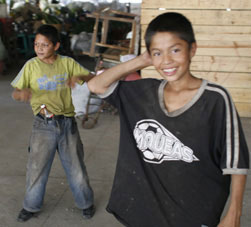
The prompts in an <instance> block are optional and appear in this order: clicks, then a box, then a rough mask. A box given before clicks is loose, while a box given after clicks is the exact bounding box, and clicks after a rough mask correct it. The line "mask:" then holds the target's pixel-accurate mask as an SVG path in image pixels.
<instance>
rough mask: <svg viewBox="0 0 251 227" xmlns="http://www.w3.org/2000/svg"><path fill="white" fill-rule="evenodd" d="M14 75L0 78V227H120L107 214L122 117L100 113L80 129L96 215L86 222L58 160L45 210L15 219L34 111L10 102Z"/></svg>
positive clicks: (250, 219) (250, 127)
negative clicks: (88, 126)
mask: <svg viewBox="0 0 251 227" xmlns="http://www.w3.org/2000/svg"><path fill="white" fill-rule="evenodd" d="M15 75H16V71H15V70H11V71H10V72H9V73H8V74H7V75H5V76H0V115H1V117H0V155H1V156H0V157H1V158H0V185H1V186H0V211H1V212H0V227H19V226H25V227H79V226H86V227H121V226H122V225H121V224H120V223H118V222H117V220H116V219H115V218H114V217H113V216H112V215H110V214H109V213H107V212H106V210H105V207H106V204H107V201H108V198H109V194H110V189H111V186H112V180H113V176H114V170H115V166H116V158H117V150H118V138H119V118H118V116H117V115H111V114H109V113H102V114H101V116H100V118H99V122H98V124H97V125H96V126H95V128H93V129H83V128H82V127H81V126H80V127H79V130H80V134H81V137H82V140H83V143H84V147H85V163H86V166H87V170H88V173H89V177H90V182H91V185H92V187H93V189H94V193H95V205H96V208H97V211H96V214H95V216H94V217H93V218H92V219H91V220H88V221H86V220H84V219H83V218H82V216H81V214H82V212H81V210H79V209H77V208H76V207H75V205H74V201H73V197H72V194H71V191H70V189H69V187H68V184H67V181H66V178H65V174H64V171H63V169H62V167H61V164H60V161H59V158H58V156H56V158H55V160H54V163H53V167H52V170H51V173H50V178H49V181H48V184H47V191H46V195H45V201H44V207H43V210H42V212H40V214H39V215H38V216H37V217H35V218H32V219H31V220H29V221H28V222H26V223H18V222H17V221H16V217H17V214H18V212H19V211H20V209H21V208H22V200H23V196H24V189H25V171H26V161H27V146H28V141H29V136H30V131H31V126H32V112H31V108H30V106H29V104H24V103H19V102H16V101H14V100H12V98H11V92H12V88H11V86H10V82H11V80H12V79H13V78H14V77H15ZM242 122H243V127H244V130H245V134H246V138H247V141H248V146H249V147H251V119H250V118H242ZM248 178H249V179H248V184H247V187H246V192H245V198H244V205H243V217H242V225H241V226H242V227H250V226H251V216H250V213H251V174H249V176H248ZM153 227H157V226H153Z"/></svg>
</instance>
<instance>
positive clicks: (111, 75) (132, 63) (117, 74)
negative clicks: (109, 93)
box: [88, 52, 152, 94]
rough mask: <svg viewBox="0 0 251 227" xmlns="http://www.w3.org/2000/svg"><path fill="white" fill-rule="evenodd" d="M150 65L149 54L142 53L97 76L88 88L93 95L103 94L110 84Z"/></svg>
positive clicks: (89, 83)
mask: <svg viewBox="0 0 251 227" xmlns="http://www.w3.org/2000/svg"><path fill="white" fill-rule="evenodd" d="M151 64H152V61H151V58H150V56H149V54H148V53H147V52H144V53H143V54H141V55H139V56H137V57H136V58H134V59H132V60H129V61H127V62H124V63H121V64H119V65H116V66H114V67H112V68H109V69H107V70H105V71H104V72H103V73H101V74H99V75H98V76H95V77H94V78H93V79H91V80H90V81H89V82H88V87H89V89H90V91H91V92H93V93H96V94H103V93H104V92H105V91H106V90H107V89H108V88H109V86H110V85H111V84H112V83H114V82H116V81H118V80H120V79H121V78H123V77H124V76H126V75H128V74H130V73H132V72H135V71H138V70H140V69H143V68H145V67H147V66H150V65H151Z"/></svg>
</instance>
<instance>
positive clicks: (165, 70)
mask: <svg viewBox="0 0 251 227" xmlns="http://www.w3.org/2000/svg"><path fill="white" fill-rule="evenodd" d="M174 70H175V68H172V69H164V70H163V71H164V72H167V73H170V72H173V71H174Z"/></svg>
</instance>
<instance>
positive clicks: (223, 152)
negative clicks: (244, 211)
mask: <svg viewBox="0 0 251 227" xmlns="http://www.w3.org/2000/svg"><path fill="white" fill-rule="evenodd" d="M166 83H167V82H166V81H164V80H157V79H142V80H138V81H130V82H125V81H120V82H118V83H116V84H114V85H113V86H111V89H110V90H109V91H108V92H107V93H106V94H105V95H103V97H104V98H106V100H107V101H109V102H110V103H111V104H113V105H114V106H116V107H117V108H118V110H119V114H120V147H119V155H118V161H117V167H116V173H115V177H114V182H113V188H112V192H111V196H110V200H109V203H108V206H107V210H108V211H109V212H111V213H113V214H114V215H115V216H116V217H117V218H118V219H119V220H120V221H121V222H122V223H123V224H124V225H126V226H130V227H201V226H209V227H215V226H217V224H218V223H219V221H220V216H221V213H222V211H223V209H224V206H225V203H226V200H227V198H228V195H229V190H230V181H231V177H230V174H247V170H248V168H249V153H248V148H247V145H246V141H245V138H244V135H243V131H242V127H241V123H240V119H239V116H238V113H237V112H236V109H235V107H234V104H233V102H232V100H231V97H230V95H229V93H228V92H227V91H226V90H225V89H224V88H222V87H221V86H219V85H216V84H212V83H209V82H207V81H206V80H203V82H202V85H201V87H200V88H199V90H198V92H197V94H196V95H195V96H194V97H193V99H192V100H191V101H190V102H189V103H187V104H186V105H185V106H184V107H182V108H181V109H179V110H177V111H174V112H171V113H169V112H168V111H167V110H166V108H165V105H164V98H163V89H164V86H165V84H166Z"/></svg>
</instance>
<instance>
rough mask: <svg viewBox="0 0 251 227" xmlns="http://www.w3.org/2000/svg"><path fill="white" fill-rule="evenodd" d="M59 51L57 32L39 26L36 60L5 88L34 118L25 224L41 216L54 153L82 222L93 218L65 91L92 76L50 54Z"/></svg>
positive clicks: (90, 195) (22, 218)
mask: <svg viewBox="0 0 251 227" xmlns="http://www.w3.org/2000/svg"><path fill="white" fill-rule="evenodd" d="M59 46H60V41H59V34H58V31H57V29H56V28H54V27H53V26H50V25H42V26H41V27H40V28H39V29H38V30H37V33H36V37H35V41H34V50H35V53H36V55H37V57H35V58H32V59H30V60H29V61H28V62H26V64H25V65H24V66H23V68H22V70H21V71H20V72H19V74H18V75H17V77H16V78H15V79H14V80H13V81H12V83H11V85H12V86H13V87H14V88H15V90H14V91H13V94H12V96H13V98H14V99H15V100H18V101H23V102H28V101H29V102H30V104H31V107H32V110H33V113H34V115H35V117H34V124H33V128H32V135H31V139H30V145H29V160H28V164H27V180H26V194H25V198H24V202H23V209H22V210H21V211H20V213H19V215H18V221H27V220H28V219H30V218H31V217H32V216H33V215H34V213H37V212H39V211H40V210H41V207H42V204H43V199H44V194H45V188H46V183H47V180H48V176H49V172H50V169H51V165H52V162H53V159H54V156H55V153H56V150H57V151H58V154H59V157H60V160H61V163H62V165H63V168H64V170H65V173H66V176H67V179H68V182H69V185H70V188H71V190H72V193H73V196H74V199H75V202H76V205H77V206H78V208H80V209H83V216H84V218H91V217H92V216H93V215H94V212H95V208H94V205H93V190H92V188H91V186H90V184H89V179H88V175H87V171H86V167H85V164H84V161H83V159H84V151H83V144H82V142H81V138H80V135H79V132H78V128H77V123H76V121H75V118H74V107H73V104H72V98H71V89H70V87H69V86H71V87H72V86H74V84H75V82H79V83H80V81H81V80H82V81H88V80H89V79H90V78H91V77H92V75H91V74H90V73H89V71H87V70H86V69H85V68H83V67H82V66H81V65H80V64H78V63H77V62H76V61H75V60H73V59H72V58H70V57H66V56H61V55H59V54H56V51H57V50H58V48H59ZM66 83H67V84H68V85H69V86H66Z"/></svg>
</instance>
